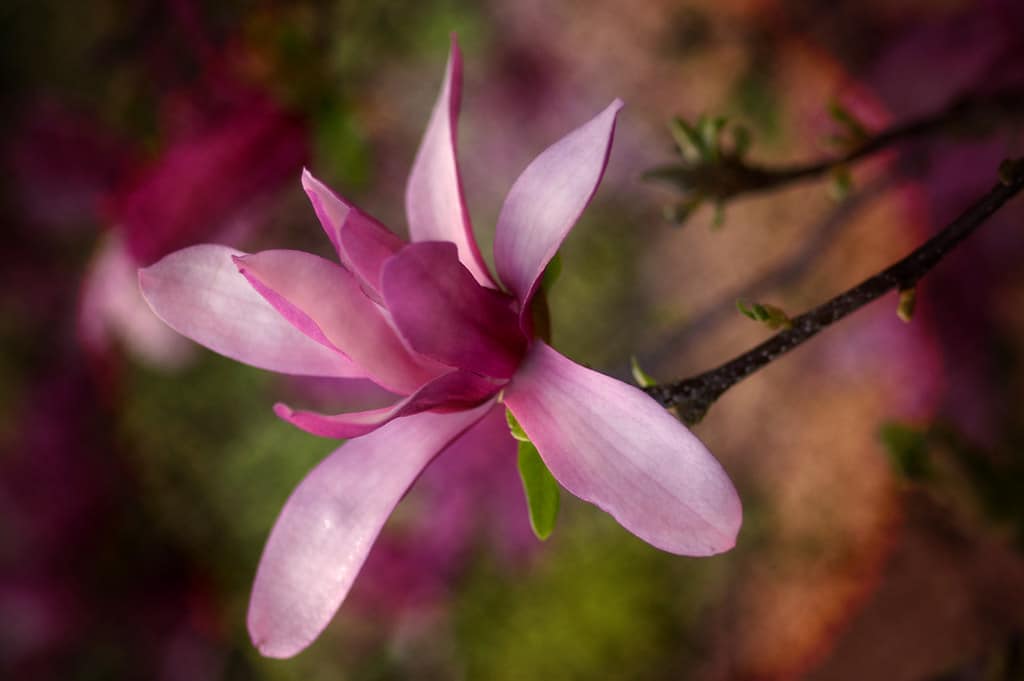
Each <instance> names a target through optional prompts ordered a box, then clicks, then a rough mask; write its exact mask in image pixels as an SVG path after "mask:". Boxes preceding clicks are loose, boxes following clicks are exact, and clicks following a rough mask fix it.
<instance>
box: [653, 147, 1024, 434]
mask: <svg viewBox="0 0 1024 681" xmlns="http://www.w3.org/2000/svg"><path fill="white" fill-rule="evenodd" d="M999 175H1000V182H999V184H997V185H996V186H995V187H993V188H992V189H991V191H989V192H988V194H986V195H985V196H983V197H982V198H980V199H979V200H978V201H976V202H975V203H974V204H973V205H972V206H971V207H970V208H968V209H967V210H966V211H964V212H963V213H962V214H961V215H960V216H959V217H958V218H957V219H956V220H954V221H953V222H951V223H950V224H949V225H948V226H946V227H945V228H944V229H943V230H942V231H941V232H939V233H938V234H936V235H935V236H933V237H932V238H931V239H929V240H928V241H926V242H925V243H924V244H922V245H921V246H919V247H918V248H917V249H916V250H914V251H913V252H912V253H910V255H908V256H907V257H905V258H903V259H902V260H900V261H899V262H897V263H895V264H894V265H891V266H890V267H888V268H886V269H885V270H883V271H881V272H879V273H878V274H876V275H874V276H873V277H869V278H868V279H865V280H864V281H863V282H861V283H860V284H858V285H857V286H854V287H853V288H851V289H849V290H848V291H845V292H843V293H840V294H839V295H838V296H836V297H835V298H832V299H831V300H829V301H828V302H826V303H823V304H822V305H819V306H818V307H816V308H814V309H812V310H810V311H809V312H805V313H804V314H802V315H800V316H799V317H796V318H794V319H793V320H792V322H793V326H792V328H789V329H786V330H785V331H782V332H780V333H778V334H776V335H774V336H772V337H771V338H769V339H768V340H767V341H765V342H764V343H761V344H760V345H758V346H757V347H755V348H753V349H752V350H749V351H747V352H745V353H743V354H742V355H740V356H738V357H736V358H735V359H732V360H730V361H728V362H726V363H725V364H723V365H721V366H719V367H717V368H715V369H711V370H710V371H706V372H704V373H702V374H698V375H697V376H693V377H691V378H687V379H684V380H681V381H677V382H675V383H669V384H661V385H653V386H650V387H647V388H645V390H646V391H647V393H648V394H650V395H651V396H652V397H654V399H656V400H658V402H660V403H661V404H662V405H664V406H665V407H675V408H676V409H677V410H678V413H679V415H680V418H682V419H683V421H685V422H687V423H691V424H692V423H697V422H698V421H700V420H701V419H702V418H703V417H704V414H705V413H706V412H707V410H708V409H709V408H710V407H711V405H712V404H714V402H715V400H717V399H718V398H719V397H721V395H722V394H723V393H724V392H725V391H726V390H728V389H729V388H731V387H732V386H734V385H735V384H736V383H738V382H739V381H741V380H742V379H744V378H746V377H747V376H749V375H750V374H752V373H754V372H755V371H757V370H758V369H760V368H762V367H764V366H766V365H768V364H769V363H771V362H772V361H774V360H776V359H778V358H779V357H781V356H782V355H783V354H785V353H787V352H789V351H790V350H792V349H793V348H795V347H797V346H798V345H800V344H802V343H804V342H806V341H807V340H809V339H810V338H812V337H813V336H815V335H817V334H818V333H819V332H820V331H822V330H824V329H825V328H827V327H828V326H830V325H832V324H834V323H835V322H837V321H839V320H840V319H842V318H843V317H846V316H847V315H849V314H851V313H852V312H854V311H856V310H858V309H860V308H861V307H863V306H864V305H866V304H867V303H870V302H871V301H873V300H875V299H877V298H879V297H881V296H882V295H884V294H886V293H888V292H889V291H893V290H899V291H905V290H909V289H912V288H914V285H915V284H917V282H918V280H920V279H921V278H922V277H923V276H924V275H925V274H927V273H928V272H929V271H930V270H931V269H932V268H933V267H935V265H937V264H938V263H939V261H940V260H942V258H943V257H945V255H946V254H948V253H949V252H950V251H951V250H953V248H955V247H956V246H957V244H959V243H960V242H961V241H962V240H963V239H965V238H966V237H968V236H969V235H970V234H971V233H972V232H974V231H975V230H976V229H977V228H978V227H979V226H981V224H982V223H984V222H985V220H986V219H988V217H989V216H990V215H992V214H993V213H995V212H996V211H997V210H998V209H999V208H1000V207H1001V206H1002V205H1003V204H1005V203H1006V202H1007V201H1009V200H1010V199H1011V198H1013V197H1014V196H1016V195H1017V194H1018V193H1019V192H1020V191H1021V189H1024V159H1017V160H1014V161H1004V163H1003V164H1002V166H1000V171H999Z"/></svg>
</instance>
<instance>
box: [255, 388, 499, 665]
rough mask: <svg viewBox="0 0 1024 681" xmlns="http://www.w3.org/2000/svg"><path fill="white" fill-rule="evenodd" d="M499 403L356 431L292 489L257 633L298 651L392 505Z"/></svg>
mask: <svg viewBox="0 0 1024 681" xmlns="http://www.w3.org/2000/svg"><path fill="white" fill-rule="evenodd" d="M491 407H492V405H491V404H485V405H481V406H480V407H477V408H476V409H473V410H469V411H462V412H457V413H453V414H430V413H426V414H417V415H416V416H409V417H407V418H403V419H399V420H397V421H394V422H392V423H389V424H388V425H386V426H384V427H383V428H380V429H379V430H377V431H375V432H373V433H371V434H369V435H366V436H364V437H361V438H358V439H355V440H352V441H351V442H349V443H347V444H346V445H345V446H343V447H341V448H340V449H338V450H336V451H335V452H334V453H333V454H331V455H330V456H329V457H327V458H326V459H325V460H324V461H323V462H322V463H321V464H320V465H318V466H317V467H316V468H314V469H313V470H312V471H311V472H310V473H309V475H307V476H306V478H305V480H303V481H302V483H300V484H299V486H298V487H297V488H296V489H295V491H294V492H292V495H291V497H290V498H289V499H288V502H287V503H286V504H285V507H284V510H282V511H281V515H280V516H278V518H277V522H276V523H275V525H274V529H273V531H272V532H271V533H270V538H269V539H268V540H267V545H266V547H265V548H264V549H263V557H262V558H261V560H260V566H259V569H258V570H257V572H256V581H255V583H254V584H253V591H252V599H251V601H250V603H249V616H248V624H249V634H250V636H251V637H252V640H253V643H255V644H256V647H258V648H259V650H260V652H262V653H263V654H264V655H267V656H269V657H291V656H292V655H295V654H296V653H298V652H299V651H301V650H302V649H303V648H305V647H306V646H308V645H309V644H310V643H311V642H312V641H313V639H315V638H316V637H317V636H318V635H319V634H320V632H321V631H323V629H324V627H326V626H327V623H328V622H329V621H330V619H331V618H332V617H333V616H334V613H335V612H336V611H337V609H338V607H339V606H340V605H341V602H342V601H343V600H344V599H345V596H346V595H347V594H348V591H349V588H350V587H351V586H352V581H353V580H354V579H355V577H356V574H357V573H358V572H359V569H360V568H361V567H362V565H363V562H364V561H365V560H366V555H367V553H368V552H369V550H370V546H371V545H372V544H373V542H374V540H375V539H376V538H377V535H378V534H379V533H380V530H381V527H383V525H384V522H385V521H386V520H387V518H388V516H389V515H391V511H392V509H394V507H395V505H396V504H397V503H398V501H399V500H400V499H401V498H402V495H404V494H405V491H406V490H407V489H408V488H409V486H410V485H411V484H412V483H413V481H414V480H415V479H416V477H417V476H418V475H419V474H420V471H422V470H423V467H424V466H426V465H427V463H428V462H429V461H430V460H431V459H432V458H433V457H434V456H435V455H436V454H437V453H438V452H440V451H441V450H442V449H444V447H445V446H446V445H447V444H448V443H449V442H451V441H452V440H454V439H455V438H457V437H458V436H459V435H460V434H461V433H462V432H463V431H465V430H466V429H467V428H469V427H470V426H472V425H473V424H474V423H476V422H477V421H478V420H479V419H480V418H482V417H483V416H484V415H485V414H486V413H487V411H488V410H489V409H491Z"/></svg>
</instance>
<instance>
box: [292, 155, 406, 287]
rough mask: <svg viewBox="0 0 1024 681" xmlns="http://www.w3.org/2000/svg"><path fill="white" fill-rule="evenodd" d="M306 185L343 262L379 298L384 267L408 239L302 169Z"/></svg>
mask: <svg viewBox="0 0 1024 681" xmlns="http://www.w3.org/2000/svg"><path fill="white" fill-rule="evenodd" d="M302 187H303V189H305V190H306V194H308V195H309V200H310V202H311V203H312V204H313V210H315V211H316V215H317V217H318V218H319V219H320V224H321V225H323V228H324V231H325V232H327V236H328V237H329V238H330V240H331V243H332V244H334V250H336V251H337V252H338V258H339V259H340V260H341V264H342V265H344V266H345V267H346V268H348V270H349V271H350V272H352V273H353V274H355V275H356V277H358V278H359V280H360V282H361V283H362V284H363V288H364V290H365V291H366V293H367V294H368V295H369V296H370V297H372V298H374V299H375V300H377V301H379V300H380V271H381V268H382V267H383V266H384V261H385V260H387V259H388V258H390V257H391V256H392V255H394V254H395V253H397V252H398V250H399V249H400V248H401V247H402V246H403V245H404V242H403V241H402V240H401V239H399V238H398V237H397V236H395V235H394V234H392V233H391V232H390V231H389V230H388V229H387V227H385V226H384V225H382V224H380V223H379V222H377V221H376V220H375V219H373V218H372V217H370V216H369V215H367V214H366V213H363V212H362V211H361V210H359V209H358V208H356V207H355V206H353V205H352V204H350V203H346V202H345V201H343V200H342V199H340V198H339V197H338V196H337V195H336V194H335V193H334V192H332V191H331V190H330V189H328V188H327V186H326V185H325V184H323V183H322V182H320V180H318V179H316V178H315V177H313V175H312V173H310V172H309V171H308V170H305V169H304V170H303V171H302Z"/></svg>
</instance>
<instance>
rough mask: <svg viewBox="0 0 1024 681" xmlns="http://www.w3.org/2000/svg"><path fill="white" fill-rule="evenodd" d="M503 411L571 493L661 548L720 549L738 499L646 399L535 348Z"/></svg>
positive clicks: (691, 441)
mask: <svg viewBox="0 0 1024 681" xmlns="http://www.w3.org/2000/svg"><path fill="white" fill-rule="evenodd" d="M504 400H505V404H506V405H508V408H509V409H510V410H512V413H513V414H514V415H515V417H516V419H518V420H519V423H520V424H521V425H522V426H523V429H524V430H525V431H526V433H527V435H529V436H530V439H531V440H532V441H533V443H534V444H535V445H536V446H537V450H538V451H539V452H540V455H541V458H543V459H544V462H545V463H547V465H548V468H550V469H551V473H552V475H554V476H555V478H556V479H557V480H558V481H559V482H560V483H561V484H562V485H564V486H565V488H566V489H567V490H569V491H570V492H572V493H573V494H575V495H576V496H578V497H580V498H581V499H585V500H586V501H590V502H592V503H594V504H596V505H597V506H599V507H600V508H602V509H604V510H605V511H607V512H608V513H610V514H611V515H612V516H614V517H615V519H616V520H618V521H619V522H620V523H622V525H623V526H624V527H625V528H626V529H628V530H629V531H630V532H632V533H633V534H635V535H637V536H638V537H640V538H641V539H643V540H645V541H647V542H649V543H651V544H653V545H654V546H657V547H658V548H661V549H664V550H665V551H670V552H672V553H679V554H684V555H690V556H706V555H711V554H715V553H720V552H722V551H726V550H728V549H730V548H732V547H733V545H734V544H735V542H736V534H737V532H739V528H740V523H741V521H742V509H741V507H740V500H739V497H738V496H737V494H736V490H735V489H734V488H733V486H732V483H731V482H730V481H729V478H728V476H726V474H725V472H724V471H723V470H722V467H721V466H720V465H719V463H718V462H717V461H716V460H715V459H714V457H713V456H711V454H710V453H709V452H708V450H707V449H706V448H705V447H704V445H703V444H701V442H700V441H699V440H698V439H697V438H696V437H694V435H693V434H692V433H691V432H690V431H689V430H687V429H686V428H685V427H684V426H683V425H682V424H681V423H679V421H677V420H676V419H675V418H674V417H673V416H672V415H671V414H669V413H668V412H667V411H665V410H664V409H663V408H662V407H661V406H660V405H658V403H657V402H655V401H654V400H653V399H651V398H650V397H649V396H647V395H646V394H645V393H644V392H643V391H641V390H638V389H637V388H634V387H632V386H630V385H627V384H625V383H622V382H620V381H617V380H615V379H613V378H611V377H609V376H605V375H603V374H600V373H597V372H596V371H591V370H590V369H586V368H584V367H581V366H579V365H578V364H575V363H573V362H572V361H570V360H568V359H566V358H565V357H563V356H562V355H560V354H558V353H557V352H555V351H554V350H552V349H551V348H550V347H548V346H547V345H545V344H544V343H542V342H540V341H536V342H535V343H534V345H533V347H531V349H530V352H529V354H528V355H527V356H526V359H525V360H524V361H523V364H522V366H521V367H520V370H519V373H517V374H516V376H515V378H514V379H513V380H512V382H511V383H510V384H509V385H508V386H507V387H506V389H505V398H504Z"/></svg>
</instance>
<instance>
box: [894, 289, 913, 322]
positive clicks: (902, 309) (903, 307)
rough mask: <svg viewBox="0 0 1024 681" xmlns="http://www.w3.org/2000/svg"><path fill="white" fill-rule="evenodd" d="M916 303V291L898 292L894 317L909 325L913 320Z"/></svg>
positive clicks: (904, 290) (905, 290)
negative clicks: (898, 298)
mask: <svg viewBox="0 0 1024 681" xmlns="http://www.w3.org/2000/svg"><path fill="white" fill-rule="evenodd" d="M916 303H917V289H915V288H905V289H903V290H902V291H900V302H899V305H898V306H897V307H896V316H897V317H899V318H900V319H901V320H902V321H904V322H907V323H908V324H909V323H910V320H912V319H913V318H914V307H915V305H916Z"/></svg>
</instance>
